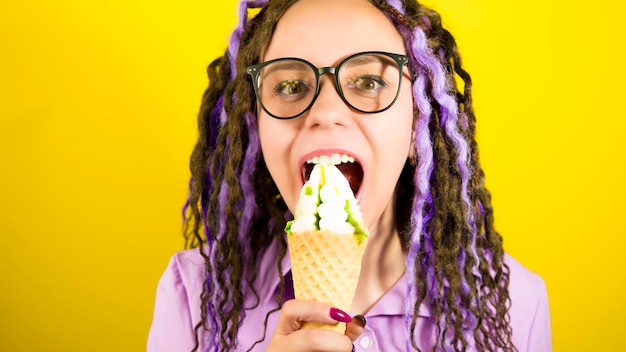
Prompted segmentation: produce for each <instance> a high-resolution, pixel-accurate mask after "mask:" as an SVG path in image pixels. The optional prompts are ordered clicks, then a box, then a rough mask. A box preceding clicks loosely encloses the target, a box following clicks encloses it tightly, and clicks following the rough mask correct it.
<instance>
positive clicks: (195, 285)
mask: <svg viewBox="0 0 626 352" xmlns="http://www.w3.org/2000/svg"><path fill="white" fill-rule="evenodd" d="M204 277H205V274H204V258H202V255H200V253H199V250H198V249H197V248H196V249H191V250H185V251H181V252H178V253H176V254H174V255H173V256H172V257H171V258H170V260H169V264H168V265H167V267H166V269H165V271H164V272H163V274H162V275H161V279H160V280H159V284H158V286H157V292H156V298H155V304H154V313H153V318H152V325H151V327H150V332H149V335H148V351H150V352H156V351H159V352H160V351H169V352H171V351H189V350H191V349H192V348H193V346H194V344H195V342H194V341H195V338H194V333H193V329H194V326H195V325H196V324H197V323H198V322H199V321H200V309H199V308H200V295H201V293H202V286H203V283H204V281H205V279H204Z"/></svg>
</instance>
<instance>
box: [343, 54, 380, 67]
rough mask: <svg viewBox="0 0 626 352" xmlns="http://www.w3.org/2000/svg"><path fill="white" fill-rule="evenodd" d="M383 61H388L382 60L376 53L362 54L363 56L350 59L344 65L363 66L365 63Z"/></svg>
mask: <svg viewBox="0 0 626 352" xmlns="http://www.w3.org/2000/svg"><path fill="white" fill-rule="evenodd" d="M385 61H389V60H383V59H382V58H381V57H380V56H378V55H364V56H359V57H356V58H352V59H350V61H348V62H347V63H346V67H350V66H363V65H367V64H371V63H378V62H385Z"/></svg>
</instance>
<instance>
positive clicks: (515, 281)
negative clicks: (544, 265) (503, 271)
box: [504, 253, 547, 301]
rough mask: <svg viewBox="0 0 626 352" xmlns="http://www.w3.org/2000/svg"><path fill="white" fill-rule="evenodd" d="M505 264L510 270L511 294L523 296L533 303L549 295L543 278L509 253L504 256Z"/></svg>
mask: <svg viewBox="0 0 626 352" xmlns="http://www.w3.org/2000/svg"><path fill="white" fill-rule="evenodd" d="M504 263H505V264H506V265H507V266H508V268H509V278H510V282H509V292H511V291H513V293H515V294H516V295H523V296H524V297H525V298H527V299H529V300H531V301H534V300H537V299H541V297H542V296H544V295H546V294H547V290H546V284H545V282H544V281H543V279H542V278H541V276H539V275H538V274H536V273H534V272H532V271H530V270H529V269H527V268H526V267H525V266H523V265H522V264H521V263H520V262H519V261H517V260H516V259H515V258H513V257H512V256H511V255H510V254H508V253H506V254H505V256H504Z"/></svg>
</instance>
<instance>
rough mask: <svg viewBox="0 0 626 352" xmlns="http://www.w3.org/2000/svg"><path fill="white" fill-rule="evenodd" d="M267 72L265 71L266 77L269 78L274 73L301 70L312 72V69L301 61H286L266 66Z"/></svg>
mask: <svg viewBox="0 0 626 352" xmlns="http://www.w3.org/2000/svg"><path fill="white" fill-rule="evenodd" d="M266 67H267V68H266V70H265V71H264V75H265V76H267V75H269V74H271V73H272V72H274V71H279V70H299V71H307V70H310V69H311V68H310V67H309V66H307V65H306V64H304V63H302V62H299V61H295V60H293V61H291V60H285V61H278V62H275V63H273V64H271V65H269V66H266Z"/></svg>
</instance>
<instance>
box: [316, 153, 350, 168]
mask: <svg viewBox="0 0 626 352" xmlns="http://www.w3.org/2000/svg"><path fill="white" fill-rule="evenodd" d="M353 162H354V157H353V156H351V155H348V154H339V153H333V154H331V155H320V156H314V157H312V158H311V159H309V160H307V161H306V163H307V164H333V165H338V164H341V163H353Z"/></svg>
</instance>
